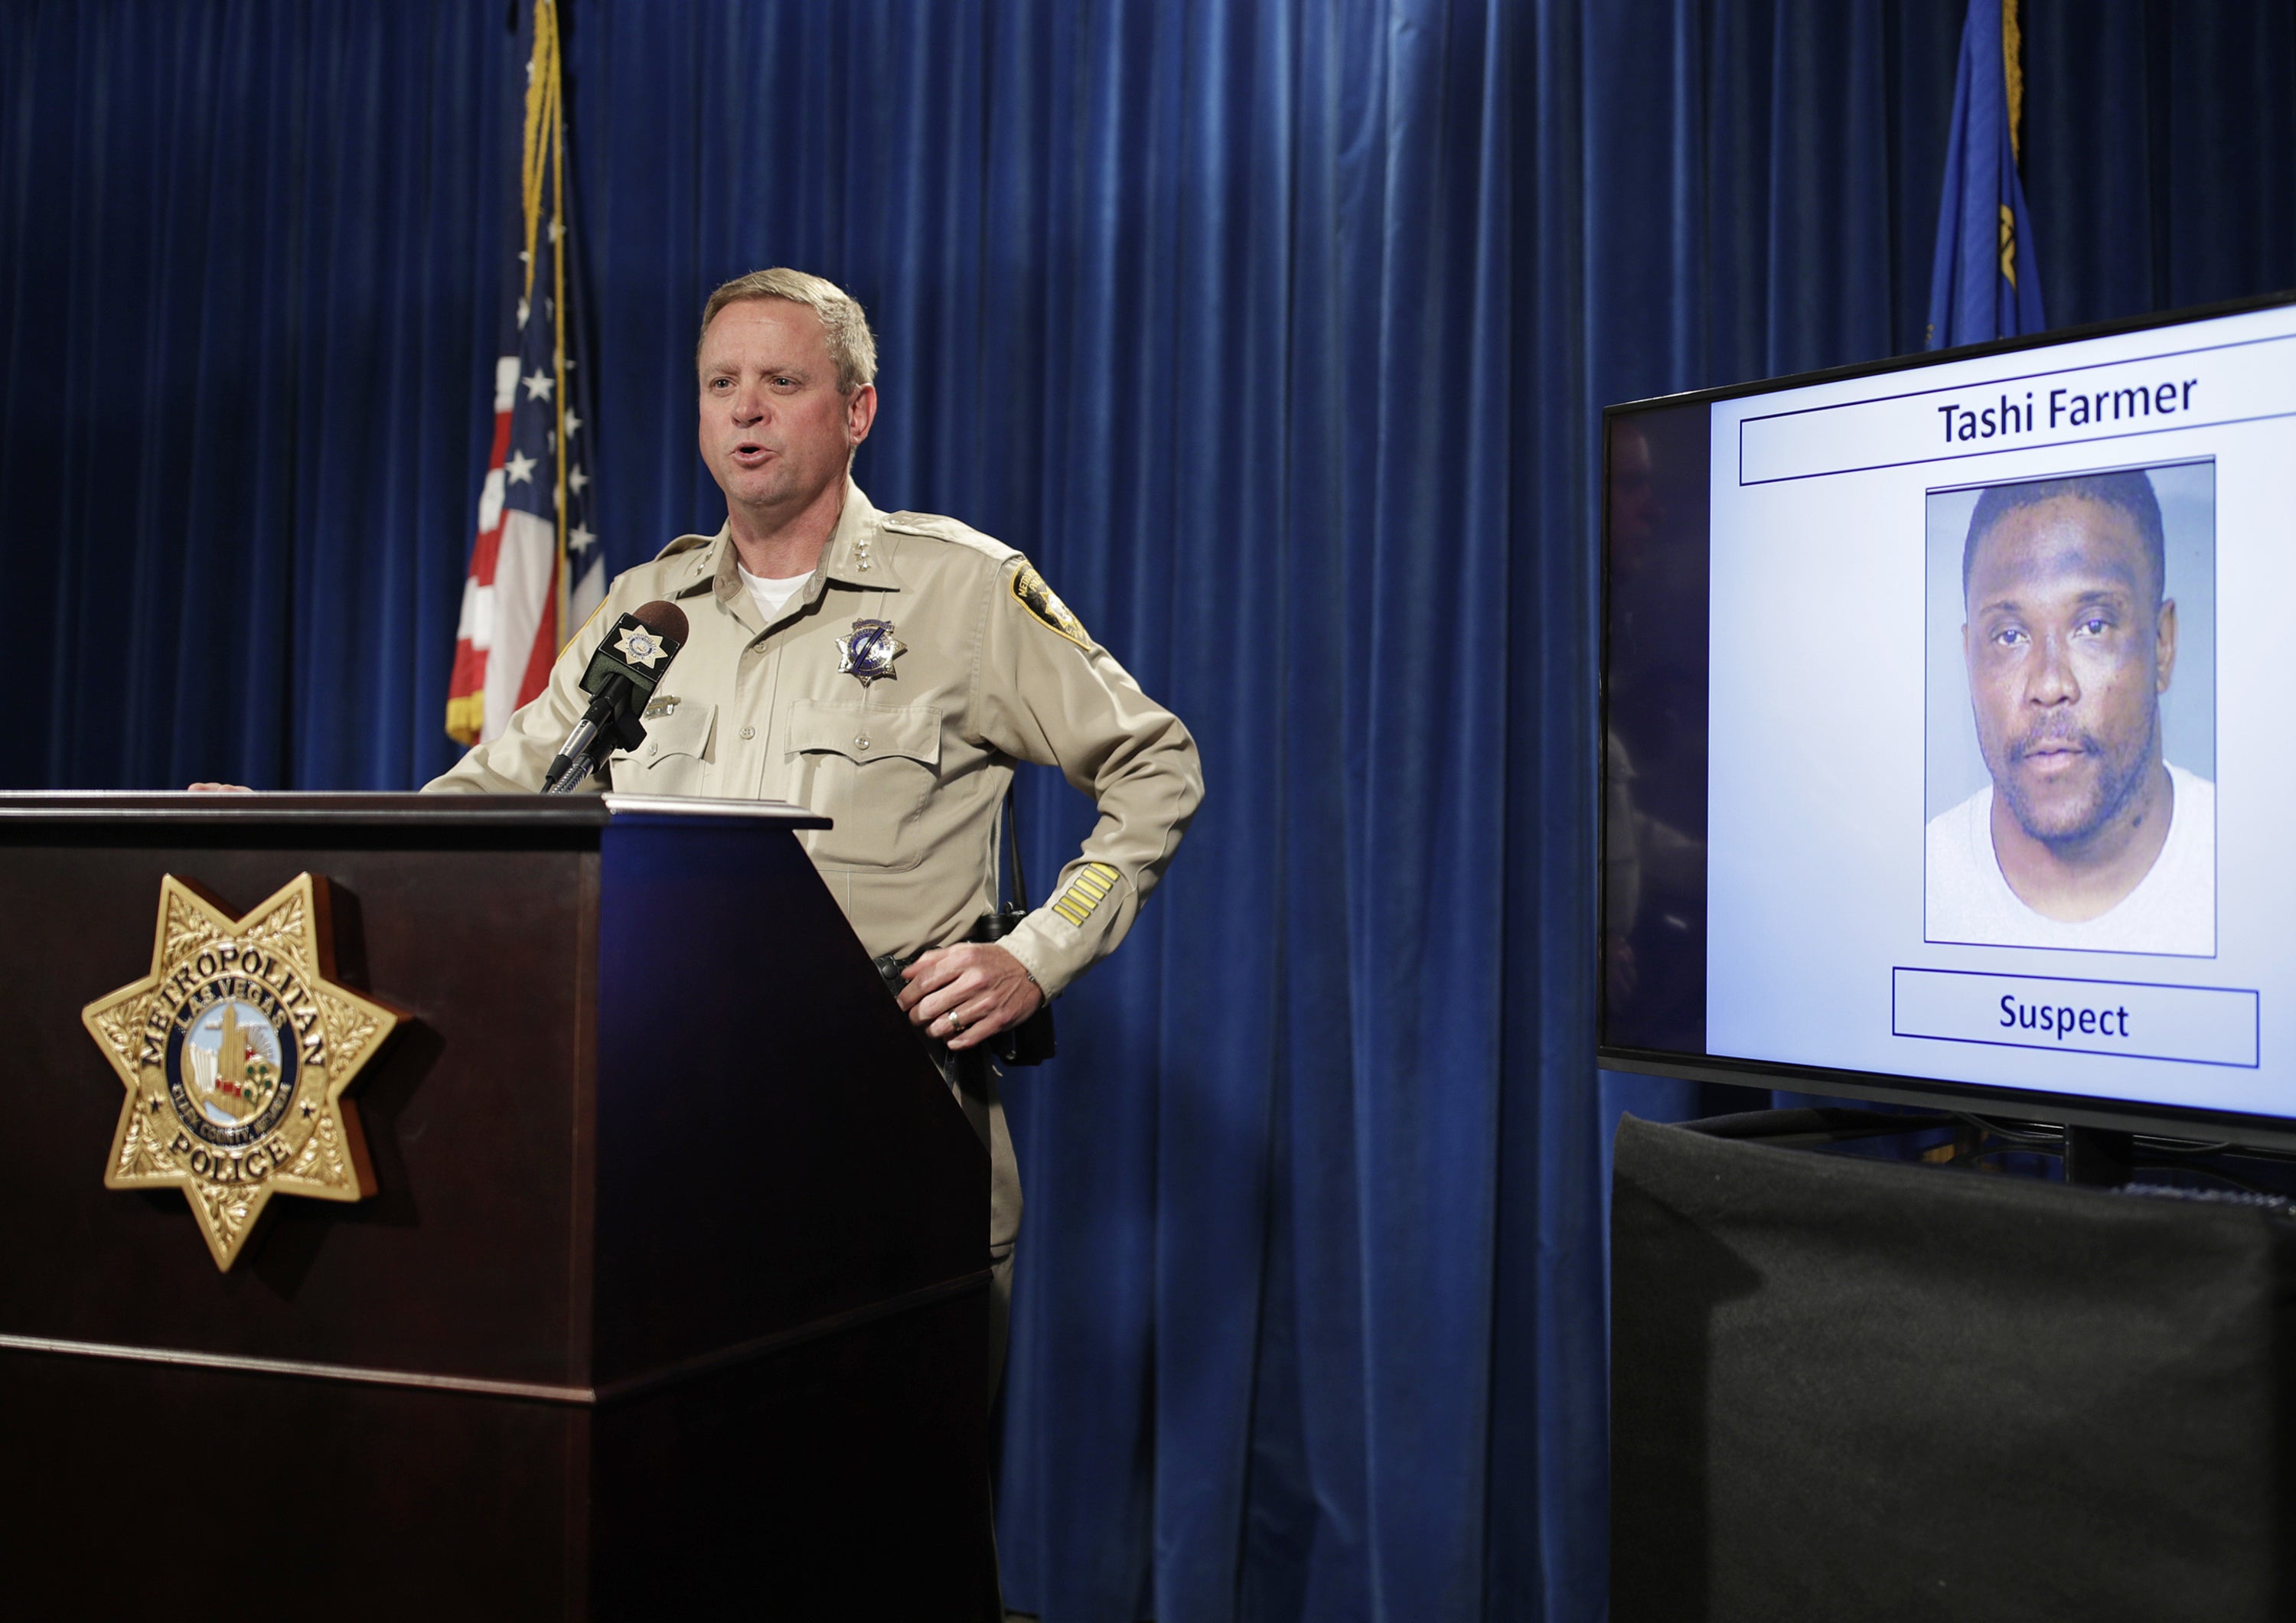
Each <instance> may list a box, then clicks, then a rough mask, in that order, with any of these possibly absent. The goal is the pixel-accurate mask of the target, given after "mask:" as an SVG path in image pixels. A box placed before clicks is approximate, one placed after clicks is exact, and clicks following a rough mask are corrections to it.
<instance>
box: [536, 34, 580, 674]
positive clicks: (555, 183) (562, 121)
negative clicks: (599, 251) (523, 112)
mask: <svg viewBox="0 0 2296 1623" xmlns="http://www.w3.org/2000/svg"><path fill="white" fill-rule="evenodd" d="M545 7H547V8H548V10H549V12H550V124H551V135H550V275H551V279H552V283H553V286H552V295H553V296H552V298H551V300H550V307H551V312H552V315H553V317H554V318H555V320H556V323H557V331H556V335H555V340H554V344H553V348H552V351H551V357H550V371H551V376H552V379H553V382H552V385H551V390H550V395H551V399H552V400H553V403H554V413H553V414H554V417H555V421H556V424H557V431H556V432H555V433H553V435H552V436H551V441H552V444H553V446H555V447H556V448H557V452H558V456H557V462H558V505H557V513H556V517H557V521H558V561H557V566H556V568H555V569H553V570H552V578H553V580H554V581H555V582H556V583H557V594H556V601H555V602H553V604H552V605H551V609H552V613H553V627H552V629H553V635H552V639H551V640H552V641H553V642H554V643H558V644H560V645H561V646H563V645H564V643H565V642H566V640H567V638H568V636H569V635H570V634H571V632H572V627H570V626H569V625H568V624H567V620H568V617H569V611H570V608H571V605H572V602H573V583H572V582H571V581H570V580H569V579H567V578H566V101H565V90H564V80H563V78H562V75H561V71H560V69H561V64H562V61H563V54H562V52H561V51H560V50H559V48H558V47H559V34H558V0H535V11H536V13H537V17H538V16H539V14H540V12H542V11H543V9H544V8H545Z"/></svg>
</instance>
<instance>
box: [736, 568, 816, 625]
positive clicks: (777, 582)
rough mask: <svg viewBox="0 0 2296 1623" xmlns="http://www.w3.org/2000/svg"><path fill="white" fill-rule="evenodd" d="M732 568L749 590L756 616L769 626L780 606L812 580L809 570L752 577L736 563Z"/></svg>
mask: <svg viewBox="0 0 2296 1623" xmlns="http://www.w3.org/2000/svg"><path fill="white" fill-rule="evenodd" d="M734 569H735V570H738V571H739V572H740V574H741V577H742V585H743V586H747V587H749V589H750V601H751V602H755V603H756V604H757V605H758V614H760V615H761V616H763V617H764V619H765V620H766V623H767V624H768V625H771V624H772V623H773V619H774V617H775V615H777V614H779V613H780V612H781V611H782V605H783V603H785V602H789V600H790V599H791V598H792V597H795V596H796V595H797V589H798V588H799V586H803V585H804V584H805V583H806V582H807V581H808V580H811V579H812V578H813V571H812V570H807V571H806V572H805V573H804V574H802V575H789V576H783V577H775V576H772V575H752V574H750V571H749V570H744V569H742V566H741V565H740V564H738V563H737V564H735V565H734Z"/></svg>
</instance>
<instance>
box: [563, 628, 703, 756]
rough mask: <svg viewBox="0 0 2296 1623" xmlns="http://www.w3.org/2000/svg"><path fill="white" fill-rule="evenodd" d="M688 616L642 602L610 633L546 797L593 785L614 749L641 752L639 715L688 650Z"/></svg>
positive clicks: (593, 661) (585, 684)
mask: <svg viewBox="0 0 2296 1623" xmlns="http://www.w3.org/2000/svg"><path fill="white" fill-rule="evenodd" d="M685 633H686V624H685V610H683V609H681V608H679V607H678V606H677V605H676V603H671V602H662V601H661V600H660V598H656V599H655V600H654V601H653V602H650V603H641V604H640V605H639V606H638V608H637V609H636V611H635V612H633V613H629V614H625V615H623V616H622V618H621V619H618V620H616V621H615V622H614V623H613V625H612V626H611V627H610V628H608V630H607V632H606V635H605V640H604V641H603V642H601V643H599V644H598V652H595V653H594V654H592V655H591V656H590V668H589V669H587V670H586V671H584V672H583V673H582V691H583V692H584V693H587V694H589V695H590V708H589V709H586V710H585V711H583V712H582V719H581V720H579V721H578V722H576V723H575V724H574V730H573V731H572V732H570V733H569V734H567V735H566V742H565V743H564V744H562V745H561V746H560V747H559V750H558V754H557V756H556V757H555V758H553V760H552V761H551V763H550V769H549V770H548V771H547V772H545V774H544V775H543V783H542V792H543V793H545V794H546V795H563V794H571V793H573V791H575V790H576V789H577V788H578V787H579V786H580V785H581V784H583V783H587V782H588V781H589V779H590V776H591V775H592V774H594V773H595V772H596V771H597V770H598V763H599V762H600V761H601V760H603V758H605V755H606V753H607V752H608V751H609V750H614V749H617V748H619V749H623V750H635V749H636V748H637V747H638V745H639V744H640V743H642V742H644V739H645V724H644V722H643V721H641V720H640V719H639V718H638V717H639V713H640V712H641V711H643V710H644V709H645V706H646V701H647V700H649V699H651V698H652V697H653V690H654V689H655V688H656V687H657V686H659V685H660V682H661V677H662V673H663V672H664V671H666V670H668V668H669V662H670V661H671V660H674V659H676V657H677V651H678V650H679V649H681V648H683V647H685Z"/></svg>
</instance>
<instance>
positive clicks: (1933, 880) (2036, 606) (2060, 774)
mask: <svg viewBox="0 0 2296 1623" xmlns="http://www.w3.org/2000/svg"><path fill="white" fill-rule="evenodd" d="M1926 521H1927V523H1926V529H1927V535H1928V558H1927V565H1928V568H1927V578H1928V585H1927V614H1926V616H1925V620H1926V627H1927V649H1926V655H1927V657H1926V660H1925V664H1926V668H1927V672H1928V693H1927V696H1926V703H1925V705H1924V713H1925V715H1926V717H1927V732H1928V759H1927V770H1926V772H1925V773H1924V782H1925V786H1926V804H1925V806H1924V807H1923V818H1924V823H1925V825H1926V826H1925V848H1924V853H1923V937H1924V939H1928V940H1931V941H1940V942H1966V943H1971V944H1974V945H1978V946H1987V947H2046V948H2058V949H2063V950H2068V951H2087V952H2114V953H2143V954H2159V955H2176V956H2188V957H2201V958H2206V957H2213V956H2214V955H2215V954H2216V909H2217V876H2216V465H2215V463H2213V462H2211V461H2208V460H2201V461H2194V462H2182V463H2165V464H2155V465H2149V466H2143V467H2134V468H2114V469H2106V470H2101V471H2082V472H2079V473H2065V474H2056V475H2051V476H2049V477H2046V478H2040V479H2029V480H2017V481H2015V482H2013V483H2005V484H1995V485H1986V486H1974V487H1971V486H1964V487H1961V488H1952V489H1939V490H1932V491H1931V492H1930V493H1929V495H1928V511H1927V514H1926Z"/></svg>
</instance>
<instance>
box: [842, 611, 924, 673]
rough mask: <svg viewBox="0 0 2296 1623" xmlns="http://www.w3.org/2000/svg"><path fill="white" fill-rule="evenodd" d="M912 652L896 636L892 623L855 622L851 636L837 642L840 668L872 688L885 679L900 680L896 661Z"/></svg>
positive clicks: (883, 621) (882, 621)
mask: <svg viewBox="0 0 2296 1623" xmlns="http://www.w3.org/2000/svg"><path fill="white" fill-rule="evenodd" d="M906 652H909V645H908V644H907V643H904V642H903V641H901V639H900V638H898V637H897V636H895V635H893V622H892V621H890V620H855V621H854V622H853V629H852V631H851V633H850V634H849V635H845V636H841V637H839V638H838V639H837V668H838V669H839V670H840V671H845V672H849V673H850V674H851V675H853V676H857V677H859V678H860V680H861V685H862V686H864V687H866V686H868V685H869V684H871V683H872V682H875V681H877V680H879V679H880V678H881V677H885V676H893V677H896V678H898V676H899V675H900V673H899V672H898V671H897V670H895V669H894V668H893V661H894V660H898V659H899V658H900V657H901V656H902V655H903V654H905V653H906Z"/></svg>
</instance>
